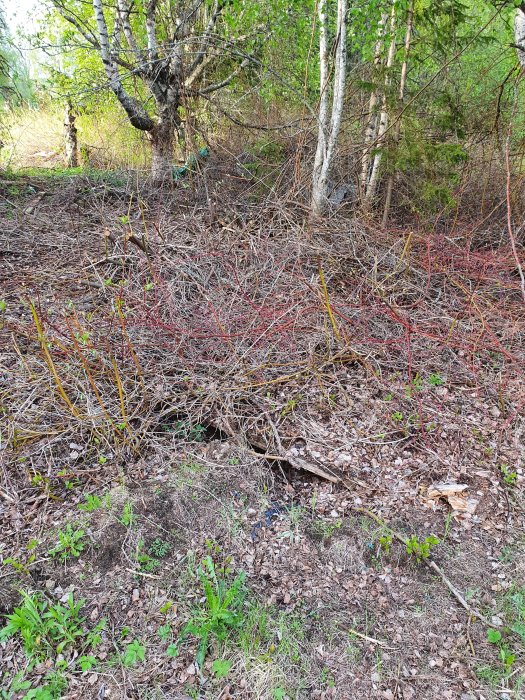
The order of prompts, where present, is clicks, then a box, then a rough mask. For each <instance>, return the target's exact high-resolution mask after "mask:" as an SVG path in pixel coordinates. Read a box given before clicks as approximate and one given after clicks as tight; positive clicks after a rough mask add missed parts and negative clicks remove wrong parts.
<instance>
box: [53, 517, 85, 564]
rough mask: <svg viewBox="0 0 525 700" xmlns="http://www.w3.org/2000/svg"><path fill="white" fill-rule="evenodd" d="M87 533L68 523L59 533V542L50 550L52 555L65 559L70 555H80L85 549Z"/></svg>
mask: <svg viewBox="0 0 525 700" xmlns="http://www.w3.org/2000/svg"><path fill="white" fill-rule="evenodd" d="M84 535H85V533H84V530H82V529H80V528H79V529H76V530H74V529H73V526H72V525H71V524H70V523H68V524H67V525H66V528H65V530H61V531H60V532H59V533H58V544H57V545H56V546H55V547H53V549H50V550H49V554H50V555H51V556H52V557H57V556H59V557H60V559H62V560H63V561H65V560H66V559H69V557H79V556H80V553H81V552H82V551H83V550H84V549H85V547H86V542H85V536H84Z"/></svg>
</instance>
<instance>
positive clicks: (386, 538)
mask: <svg viewBox="0 0 525 700" xmlns="http://www.w3.org/2000/svg"><path fill="white" fill-rule="evenodd" d="M393 539H394V538H393V536H392V535H391V533H390V532H385V533H384V534H383V535H381V537H380V538H379V546H380V547H381V549H382V550H383V551H384V552H385V554H389V553H390V547H391V546H392V542H393Z"/></svg>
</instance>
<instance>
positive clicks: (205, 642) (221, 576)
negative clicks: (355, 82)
mask: <svg viewBox="0 0 525 700" xmlns="http://www.w3.org/2000/svg"><path fill="white" fill-rule="evenodd" d="M197 575H198V577H199V580H200V582H201V585H202V588H203V592H204V602H203V603H202V604H201V605H200V606H199V607H197V608H195V609H194V611H193V614H192V617H191V619H190V620H189V621H188V623H187V624H186V625H185V626H184V628H183V630H182V632H181V634H180V637H179V640H178V642H177V643H176V644H172V645H170V647H168V655H169V656H176V655H177V654H178V652H179V648H180V645H181V643H182V642H183V641H184V639H186V637H188V636H189V635H192V636H194V637H196V638H197V639H198V640H199V645H198V649H197V656H196V661H197V663H198V665H199V666H201V667H202V665H203V663H204V659H205V657H206V653H207V651H208V646H209V644H210V641H211V640H215V641H217V642H223V641H224V640H225V639H226V638H227V636H228V634H229V633H230V632H231V631H232V630H234V629H236V628H238V627H239V626H240V625H241V624H242V620H243V615H242V605H243V602H244V600H245V597H246V587H245V580H246V574H244V572H241V573H239V574H238V575H237V576H236V577H235V579H234V580H233V581H231V580H229V578H228V575H227V574H226V572H224V571H222V572H221V570H217V569H216V566H215V563H214V561H213V558H212V557H211V555H208V556H207V557H206V558H205V559H204V561H203V562H202V565H201V566H200V567H199V569H198V572H197Z"/></svg>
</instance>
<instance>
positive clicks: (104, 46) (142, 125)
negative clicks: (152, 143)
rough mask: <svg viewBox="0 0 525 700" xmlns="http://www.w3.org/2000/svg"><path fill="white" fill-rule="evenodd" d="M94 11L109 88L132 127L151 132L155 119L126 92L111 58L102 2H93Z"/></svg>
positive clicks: (94, 0) (99, 0) (97, 0)
mask: <svg viewBox="0 0 525 700" xmlns="http://www.w3.org/2000/svg"><path fill="white" fill-rule="evenodd" d="M93 10H94V12H95V20H96V23H97V29H98V37H99V45H100V56H101V58H102V63H103V64H104V70H105V71H106V76H107V79H108V82H109V86H110V88H111V89H112V90H113V92H114V93H115V95H116V97H117V99H118V101H119V102H120V104H121V105H122V106H123V107H124V109H125V110H126V114H127V115H128V117H129V120H130V122H131V123H132V125H133V126H134V127H135V128H137V129H141V130H142V131H151V129H152V128H153V127H154V125H155V123H154V121H153V119H152V118H151V117H150V116H149V114H148V113H147V112H146V110H145V109H144V107H142V105H141V104H140V103H139V102H137V100H136V99H135V98H134V97H132V96H131V95H129V94H128V93H127V92H126V90H125V89H124V86H123V85H122V81H121V79H120V75H119V72H118V68H117V64H116V63H115V61H114V60H113V58H112V56H111V48H110V45H109V38H108V28H107V24H106V19H105V17H104V10H103V8H102V0H93Z"/></svg>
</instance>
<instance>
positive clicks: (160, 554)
mask: <svg viewBox="0 0 525 700" xmlns="http://www.w3.org/2000/svg"><path fill="white" fill-rule="evenodd" d="M170 551H171V545H170V543H169V542H166V540H162V539H161V538H160V537H157V538H155V539H154V540H153V542H152V543H151V544H150V546H149V549H148V554H150V555H151V556H152V557H156V558H157V559H163V558H164V557H165V556H166V555H167V554H169V553H170Z"/></svg>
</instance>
